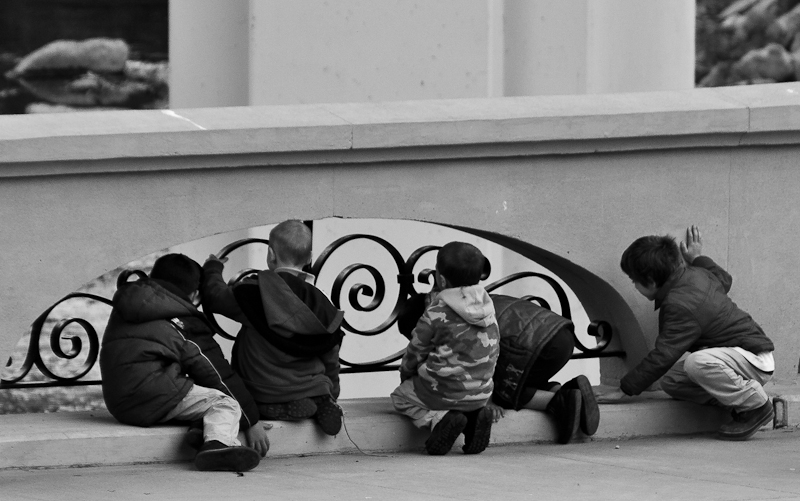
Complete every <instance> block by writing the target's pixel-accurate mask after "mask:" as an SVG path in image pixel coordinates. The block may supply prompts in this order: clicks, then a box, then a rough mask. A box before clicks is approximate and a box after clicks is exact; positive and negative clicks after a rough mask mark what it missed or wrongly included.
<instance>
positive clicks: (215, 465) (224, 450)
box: [194, 440, 261, 472]
mask: <svg viewBox="0 0 800 501" xmlns="http://www.w3.org/2000/svg"><path fill="white" fill-rule="evenodd" d="M259 461H261V457H260V456H259V455H258V452H256V450H255V449H251V448H250V447H244V446H241V445H240V446H231V447H229V446H227V445H225V444H223V443H222V442H219V441H217V440H209V441H208V442H206V443H205V444H203V447H201V448H200V452H198V453H197V456H195V457H194V465H195V466H196V467H197V469H198V470H200V471H240V472H241V471H249V470H252V469H253V468H255V467H256V466H258V463H259Z"/></svg>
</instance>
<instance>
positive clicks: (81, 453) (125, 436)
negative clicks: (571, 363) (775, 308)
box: [0, 396, 725, 468]
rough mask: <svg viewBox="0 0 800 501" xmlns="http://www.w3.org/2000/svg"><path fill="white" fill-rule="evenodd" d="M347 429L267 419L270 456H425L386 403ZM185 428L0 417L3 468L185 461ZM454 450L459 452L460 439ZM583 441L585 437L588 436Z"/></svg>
mask: <svg viewBox="0 0 800 501" xmlns="http://www.w3.org/2000/svg"><path fill="white" fill-rule="evenodd" d="M340 403H341V405H342V408H343V409H344V412H345V419H344V427H343V428H342V431H341V433H339V435H337V436H336V437H330V436H327V435H325V434H324V433H322V431H320V430H319V428H318V427H317V426H316V425H315V424H314V423H313V422H312V421H311V420H305V421H302V422H285V421H269V422H268V423H270V424H272V429H270V430H269V431H268V436H269V439H270V443H271V448H270V451H269V455H268V459H267V461H268V460H269V458H274V457H280V456H296V455H314V454H332V453H348V454H350V453H358V452H363V453H367V454H381V453H386V452H391V451H415V450H418V451H420V452H421V451H422V450H423V447H424V443H425V439H426V438H427V436H428V432H427V431H422V430H418V429H416V428H415V427H414V426H413V425H412V424H411V421H410V420H409V419H408V418H406V417H404V416H401V415H399V414H397V413H395V412H394V410H393V408H392V405H391V402H390V401H389V399H388V398H371V399H357V400H343V401H341V402H340ZM600 409H601V419H600V427H599V429H598V431H597V434H596V435H595V436H594V437H592V438H591V440H607V439H624V438H631V437H637V436H655V435H670V434H697V433H707V432H713V431H714V430H716V429H717V428H718V427H719V425H720V424H721V423H722V422H723V421H724V419H725V416H724V414H723V412H721V411H719V410H717V409H715V408H710V407H702V406H698V405H695V404H690V403H687V402H678V401H675V400H670V399H667V398H663V396H660V397H659V398H637V399H633V400H631V401H628V402H626V403H621V404H606V405H601V406H600ZM185 431H186V428H185V427H184V426H176V425H164V426H154V427H151V428H138V427H134V426H125V425H122V424H119V423H117V422H116V421H115V420H114V419H113V418H112V417H111V415H110V414H108V412H107V411H105V410H102V411H91V412H63V413H54V414H21V415H20V414H17V415H5V416H0V468H38V467H53V466H88V465H120V464H135V463H164V462H176V461H190V460H192V459H193V457H194V451H193V450H192V449H191V448H190V447H188V446H187V445H186V444H184V443H183V440H184V436H185ZM555 436H556V430H555V426H554V424H553V422H552V420H551V419H550V418H549V416H548V415H546V414H545V413H542V412H536V411H530V410H521V411H517V412H515V411H507V412H506V417H505V418H503V419H501V420H500V422H499V423H496V424H495V425H494V426H493V428H492V438H491V445H490V446H498V445H503V444H517V443H536V442H552V441H554V440H555ZM460 440H461V439H459V442H457V443H456V445H455V448H456V450H458V452H459V453H460V445H461V442H460ZM587 440H588V439H587Z"/></svg>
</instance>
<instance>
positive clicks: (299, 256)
mask: <svg viewBox="0 0 800 501" xmlns="http://www.w3.org/2000/svg"><path fill="white" fill-rule="evenodd" d="M269 245H270V247H272V252H274V253H275V255H276V256H277V257H278V258H279V259H280V260H281V261H282V262H284V263H287V264H291V265H293V266H297V267H302V266H305V265H306V264H308V262H309V261H311V229H310V228H309V227H308V226H306V225H305V223H303V222H302V221H300V220H299V219H289V220H287V221H284V222H282V223H280V224H278V225H277V226H275V227H274V228H272V231H270V232H269Z"/></svg>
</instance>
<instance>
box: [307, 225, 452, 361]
mask: <svg viewBox="0 0 800 501" xmlns="http://www.w3.org/2000/svg"><path fill="white" fill-rule="evenodd" d="M356 240H367V241H371V242H374V243H376V244H378V245H379V246H380V247H381V248H382V249H384V250H385V251H386V252H387V253H388V254H389V256H390V257H391V259H392V262H393V263H394V265H395V266H396V269H397V283H398V284H399V288H398V293H397V297H396V298H394V304H393V305H392V310H391V312H390V313H389V315H388V316H387V318H386V319H384V320H383V321H382V322H381V323H380V324H379V325H378V326H376V327H373V328H371V329H358V328H356V327H354V326H353V325H352V324H350V323H349V322H348V321H347V318H345V319H344V321H343V323H342V329H343V330H344V331H345V332H347V333H351V334H357V335H361V336H376V335H378V334H381V333H383V332H386V331H387V330H388V329H389V328H390V327H391V326H393V325H394V324H395V323H396V322H397V320H398V317H399V316H400V315H401V314H403V312H404V311H406V309H407V305H408V303H409V300H410V298H415V297H419V296H420V293H419V292H417V291H416V289H415V288H414V275H413V273H414V267H415V266H416V264H417V262H418V261H419V259H420V258H422V256H424V255H425V254H427V253H428V252H432V251H436V250H438V249H439V247H437V246H433V245H427V246H423V247H420V248H419V249H417V250H415V251H414V252H413V253H412V254H411V256H410V257H409V258H408V260H404V259H403V256H402V255H401V254H400V252H399V251H398V250H397V249H396V248H395V247H394V246H393V245H392V244H390V243H389V242H387V241H386V240H384V239H383V238H380V237H377V236H374V235H366V234H352V235H347V236H344V237H341V238H339V239H337V240H335V241H334V242H332V243H331V244H330V245H329V246H328V247H326V248H325V250H323V251H322V253H321V254H320V256H319V258H317V260H316V261H315V262H314V265H313V266H312V267H311V272H312V273H313V274H314V275H315V276H319V274H320V272H321V271H322V269H323V267H324V266H325V264H326V263H327V262H328V259H330V257H331V255H332V254H333V253H334V252H336V251H337V250H339V249H341V248H342V246H344V245H345V244H347V243H349V242H353V241H356ZM361 270H363V271H365V272H366V273H367V274H368V275H369V277H370V278H371V280H372V284H371V285H370V284H365V283H356V284H353V285H352V286H351V287H350V288H349V290H348V291H347V294H346V295H344V294H343V289H344V286H345V283H346V282H347V281H348V279H349V278H350V277H351V276H352V275H353V274H354V273H356V272H357V271H361ZM431 273H432V270H423V271H421V272H420V273H419V275H418V277H417V278H418V280H419V282H420V283H429V279H430V275H431ZM386 289H387V288H386V282H385V279H384V277H383V275H382V274H381V273H380V272H379V271H378V269H377V268H375V267H374V266H372V265H369V264H365V263H354V264H351V265H348V266H346V267H345V268H344V269H343V270H342V271H341V272H340V273H339V274H338V275H337V276H336V278H335V279H334V281H333V286H332V288H331V294H330V297H331V302H332V303H333V304H334V306H336V308H339V309H342V306H343V305H342V302H341V301H342V297H343V296H344V297H346V298H347V301H348V304H347V306H349V307H350V308H352V309H353V310H355V311H360V312H372V311H375V310H377V309H378V308H379V307H380V306H381V305H382V304H384V302H385V301H386V300H387V298H386ZM363 298H369V302H367V303H366V304H363V303H362V299H363ZM404 353H405V348H403V349H401V350H399V351H397V352H396V353H393V354H391V355H389V356H387V357H384V358H381V359H379V360H375V361H371V362H365V363H357V362H350V361H347V360H344V359H341V358H340V360H339V361H340V363H341V364H342V365H343V366H344V368H343V369H342V371H341V372H343V373H357V372H377V371H390V370H396V369H397V366H396V365H390V364H392V363H393V362H396V361H398V360H400V359H401V358H402V357H403V354H404Z"/></svg>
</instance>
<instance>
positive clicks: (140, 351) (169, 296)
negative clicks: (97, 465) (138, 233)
mask: <svg viewBox="0 0 800 501" xmlns="http://www.w3.org/2000/svg"><path fill="white" fill-rule="evenodd" d="M169 289H171V288H170V285H169V284H165V283H161V282H158V281H155V280H149V279H144V280H138V281H135V282H130V283H126V284H124V285H123V286H122V287H120V288H119V289H118V290H117V292H116V294H114V298H113V309H112V312H111V316H110V318H109V320H108V326H107V327H106V331H105V334H104V335H103V342H102V346H101V349H100V372H101V374H102V378H103V398H104V400H105V402H106V406H107V407H108V410H109V412H111V414H112V415H113V416H114V417H115V418H116V419H117V420H118V421H120V422H121V423H125V424H130V425H135V426H150V425H153V424H155V423H158V422H159V421H161V420H162V419H163V418H164V416H166V415H167V413H169V411H171V410H172V409H174V408H175V406H176V405H177V404H178V403H179V402H180V401H181V400H182V399H183V397H184V396H186V394H187V393H188V392H189V390H190V389H191V388H192V385H193V384H198V385H200V386H204V387H207V388H214V389H217V390H220V391H222V392H223V393H225V394H227V395H230V396H233V397H234V398H236V399H237V401H238V402H239V404H240V405H241V407H242V420H241V421H240V429H241V430H242V431H244V430H246V429H248V428H249V427H250V426H252V425H253V424H256V422H257V421H258V408H257V407H256V404H255V402H254V401H253V399H252V397H251V396H250V394H249V393H248V392H247V390H246V389H245V387H244V384H243V383H242V381H241V379H240V378H239V377H238V376H237V375H236V374H235V373H234V372H233V370H231V367H230V365H229V364H228V362H227V361H226V360H225V357H224V356H223V354H222V350H221V349H220V347H219V345H218V344H217V342H216V341H215V340H214V337H213V336H214V331H213V329H212V327H211V326H210V325H209V323H208V321H207V320H206V318H205V317H204V316H203V314H202V313H200V312H199V311H198V310H197V309H196V308H195V307H194V305H192V304H191V303H190V302H189V301H187V300H186V299H185V298H184V297H182V295H180V292H179V291H175V290H169Z"/></svg>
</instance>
